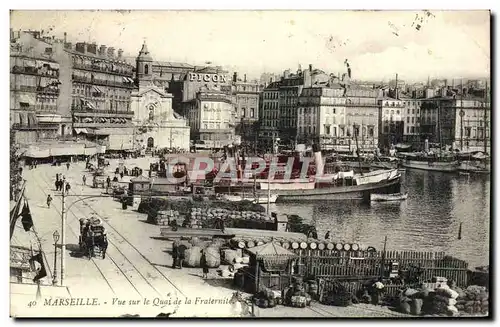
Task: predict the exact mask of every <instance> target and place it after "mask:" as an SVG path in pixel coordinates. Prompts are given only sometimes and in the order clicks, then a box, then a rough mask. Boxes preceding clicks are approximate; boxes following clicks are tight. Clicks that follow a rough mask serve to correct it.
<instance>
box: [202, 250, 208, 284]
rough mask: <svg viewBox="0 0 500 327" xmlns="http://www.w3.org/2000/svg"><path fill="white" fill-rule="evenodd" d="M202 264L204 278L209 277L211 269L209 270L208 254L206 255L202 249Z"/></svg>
mask: <svg viewBox="0 0 500 327" xmlns="http://www.w3.org/2000/svg"><path fill="white" fill-rule="evenodd" d="M200 266H201V269H202V271H203V277H202V278H203V279H207V278H208V272H209V270H208V264H207V256H206V254H205V251H204V250H201V258H200Z"/></svg>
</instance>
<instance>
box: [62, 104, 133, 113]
mask: <svg viewBox="0 0 500 327" xmlns="http://www.w3.org/2000/svg"><path fill="white" fill-rule="evenodd" d="M71 111H73V113H75V114H77V115H78V114H82V115H83V114H98V115H100V114H102V115H130V116H133V115H134V112H133V111H130V110H99V109H90V108H83V107H81V106H74V105H72V106H71Z"/></svg>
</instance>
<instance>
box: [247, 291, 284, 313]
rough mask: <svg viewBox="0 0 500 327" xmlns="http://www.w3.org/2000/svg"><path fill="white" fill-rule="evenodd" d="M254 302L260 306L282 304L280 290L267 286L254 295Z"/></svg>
mask: <svg viewBox="0 0 500 327" xmlns="http://www.w3.org/2000/svg"><path fill="white" fill-rule="evenodd" d="M252 301H253V303H254V304H255V305H256V306H258V307H259V308H263V309H265V308H274V307H275V306H276V305H277V304H282V297H281V294H280V292H276V291H273V290H271V289H269V288H265V289H263V290H262V291H260V292H258V293H257V294H255V295H254V296H253V299H252Z"/></svg>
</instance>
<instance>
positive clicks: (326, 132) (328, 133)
mask: <svg viewBox="0 0 500 327" xmlns="http://www.w3.org/2000/svg"><path fill="white" fill-rule="evenodd" d="M325 134H327V135H330V125H325Z"/></svg>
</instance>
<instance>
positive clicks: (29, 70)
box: [11, 66, 59, 78]
mask: <svg viewBox="0 0 500 327" xmlns="http://www.w3.org/2000/svg"><path fill="white" fill-rule="evenodd" d="M11 72H12V73H14V74H16V73H17V74H30V75H38V76H45V77H53V78H59V70H55V69H50V70H46V71H42V70H40V69H38V68H35V67H21V66H14V67H12V70H11Z"/></svg>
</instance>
